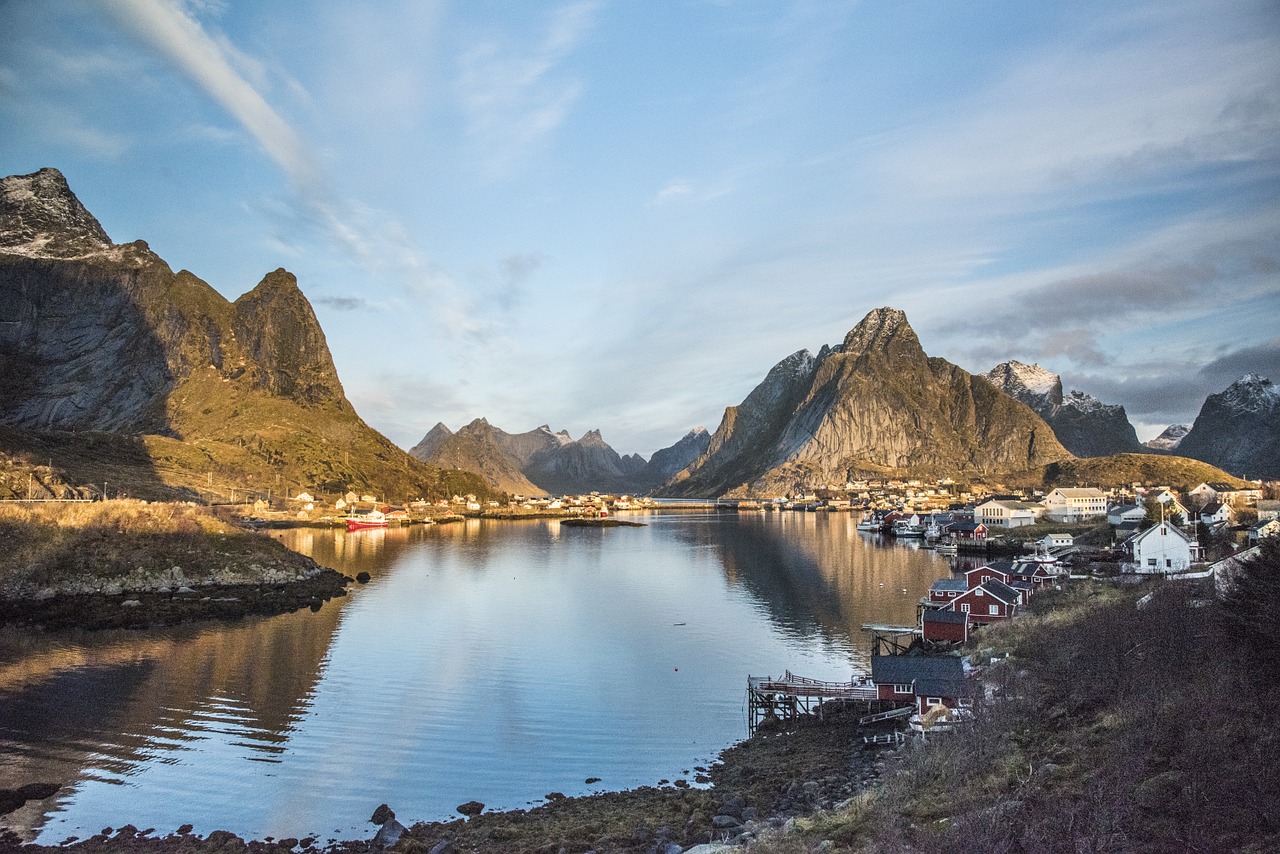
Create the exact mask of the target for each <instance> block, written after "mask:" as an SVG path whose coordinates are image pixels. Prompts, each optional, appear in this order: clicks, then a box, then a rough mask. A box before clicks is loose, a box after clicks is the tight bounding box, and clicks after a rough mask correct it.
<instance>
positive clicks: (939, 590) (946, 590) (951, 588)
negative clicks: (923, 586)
mask: <svg viewBox="0 0 1280 854" xmlns="http://www.w3.org/2000/svg"><path fill="white" fill-rule="evenodd" d="M968 589H969V585H968V583H966V581H965V580H964V579H963V578H939V579H938V580H937V581H935V582H933V584H931V585H930V586H929V604H931V605H945V604H947V603H948V602H950V601H951V600H952V599H954V598H956V597H957V596H959V595H960V594H962V593H964V592H965V591H966V590H968Z"/></svg>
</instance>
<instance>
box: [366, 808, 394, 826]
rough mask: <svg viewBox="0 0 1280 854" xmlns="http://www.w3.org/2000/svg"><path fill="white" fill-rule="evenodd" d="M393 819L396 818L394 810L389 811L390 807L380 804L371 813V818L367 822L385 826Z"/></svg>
mask: <svg viewBox="0 0 1280 854" xmlns="http://www.w3.org/2000/svg"><path fill="white" fill-rule="evenodd" d="M395 817H396V813H395V810H393V809H391V807H389V806H387V805H386V804H381V805H380V806H379V807H378V808H377V809H376V810H374V811H373V817H372V818H370V819H369V821H370V822H372V823H373V824H386V823H387V822H389V821H391V819H393V818H395Z"/></svg>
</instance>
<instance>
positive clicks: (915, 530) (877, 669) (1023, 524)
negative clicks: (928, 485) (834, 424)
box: [747, 482, 1280, 744]
mask: <svg viewBox="0 0 1280 854" xmlns="http://www.w3.org/2000/svg"><path fill="white" fill-rule="evenodd" d="M1262 495H1263V490H1262V488H1261V486H1260V485H1259V488H1240V487H1237V486H1233V485H1231V484H1228V483H1218V482H1204V483H1201V484H1199V485H1197V486H1196V487H1194V488H1193V489H1190V490H1188V491H1187V492H1185V493H1183V494H1178V493H1177V492H1175V491H1174V490H1173V489H1171V488H1168V487H1156V488H1143V487H1135V488H1133V489H1132V491H1129V492H1125V491H1120V490H1116V491H1112V492H1110V493H1108V492H1104V491H1103V490H1101V489H1097V488H1059V489H1054V490H1052V491H1050V492H1049V493H1047V494H1045V495H1043V496H1042V497H1041V499H1040V500H1038V501H1032V500H1028V496H1017V495H990V496H987V497H985V498H983V499H982V500H980V501H979V502H977V503H972V502H971V503H969V504H966V505H957V506H954V507H952V508H950V509H948V510H946V511H923V512H917V511H914V510H912V511H910V512H909V511H907V510H905V509H899V510H889V511H884V510H878V511H872V512H868V513H867V514H866V516H865V517H864V522H863V523H859V525H858V528H859V530H865V531H878V532H881V533H884V534H889V535H895V536H906V537H909V538H922V539H924V540H925V541H926V543H931V544H933V545H934V547H936V548H939V549H942V548H944V547H945V546H946V545H947V544H952V545H959V546H960V548H961V549H964V547H965V546H968V547H970V548H969V551H978V552H980V551H982V550H983V549H982V547H983V546H985V545H987V544H989V543H991V542H993V541H994V536H993V535H997V534H998V532H1004V531H1010V530H1014V529H1023V530H1024V531H1025V532H1031V531H1034V530H1036V529H1040V530H1044V529H1049V530H1048V532H1046V533H1044V535H1043V536H1042V537H1038V538H1037V537H1034V536H1033V537H1030V538H1027V539H1024V540H1023V541H1022V542H1023V545H1024V547H1026V548H1029V549H1031V551H1030V553H1024V554H1015V555H1013V556H1010V557H1005V558H999V559H994V560H967V559H966V560H957V561H956V562H955V563H953V572H952V574H951V575H950V576H949V577H945V578H939V579H938V580H936V581H934V583H933V584H932V585H931V586H930V588H929V591H928V593H927V594H926V595H925V596H924V597H922V598H921V599H920V601H919V602H918V604H917V609H916V613H917V619H916V623H915V625H909V626H898V625H882V624H865V625H863V626H862V629H863V631H864V632H865V633H867V634H868V635H869V636H870V644H871V659H870V669H869V672H867V673H863V674H860V675H859V674H855V676H854V678H852V679H851V680H850V681H849V682H848V683H839V682H834V683H833V682H821V681H817V680H813V679H808V678H805V677H802V676H797V675H795V674H793V673H791V672H790V671H787V672H786V673H785V674H784V675H783V676H782V677H779V678H774V677H772V676H769V677H748V680H747V694H748V710H749V722H750V727H751V729H752V731H753V732H754V731H755V730H756V729H757V728H758V727H760V726H762V725H767V724H777V723H779V722H785V721H792V720H795V719H797V718H799V717H800V716H802V715H803V716H807V717H817V718H819V719H820V718H822V717H823V716H824V715H826V714H829V713H830V710H831V709H833V708H835V709H839V710H841V711H845V710H847V708H848V707H849V706H850V705H852V706H853V707H855V708H856V709H858V710H860V711H861V712H863V715H862V717H861V718H860V720H859V724H860V728H865V730H866V732H865V734H864V736H863V738H864V741H865V742H866V743H867V744H898V743H902V741H903V740H904V739H905V737H906V736H905V735H904V732H903V731H902V730H901V728H898V727H897V726H896V725H900V724H903V723H905V724H906V729H907V731H909V732H911V733H913V734H916V735H918V736H919V737H922V738H923V737H927V736H928V735H929V734H943V733H948V732H952V731H954V730H955V729H956V728H958V727H961V726H963V725H964V724H965V723H966V722H967V721H969V720H971V719H972V716H973V707H974V703H975V701H978V700H988V701H989V700H993V699H996V697H997V695H998V694H999V692H1000V690H1001V687H1000V684H999V682H998V680H992V679H989V678H987V668H986V667H984V666H983V664H984V662H981V661H980V660H975V659H980V658H981V656H977V655H969V656H966V655H964V654H962V653H961V648H962V647H966V645H969V643H970V640H971V639H973V638H974V636H975V632H980V631H981V629H982V628H983V627H985V626H989V625H992V624H996V623H1002V622H1006V621H1010V620H1014V619H1017V618H1018V616H1019V614H1020V613H1022V612H1023V611H1024V609H1026V608H1027V607H1028V606H1029V605H1030V604H1031V602H1032V601H1033V600H1034V599H1035V598H1036V597H1038V596H1040V595H1042V593H1043V592H1044V591H1046V590H1056V589H1061V588H1062V587H1063V586H1064V585H1067V584H1070V583H1072V580H1073V579H1075V580H1083V579H1096V578H1099V577H1102V578H1105V579H1107V580H1109V581H1111V582H1114V583H1117V584H1141V583H1144V582H1148V583H1149V581H1150V580H1151V579H1152V578H1153V577H1159V578H1160V579H1163V580H1168V581H1171V582H1185V583H1188V584H1194V585H1202V586H1203V587H1202V589H1201V590H1200V591H1199V592H1200V593H1203V594H1205V595H1210V594H1212V593H1213V592H1221V591H1224V590H1225V589H1226V588H1227V587H1229V585H1230V584H1231V579H1232V576H1233V574H1234V573H1235V571H1236V570H1237V569H1238V568H1239V566H1240V563H1241V562H1242V561H1244V560H1246V559H1248V558H1249V557H1250V556H1252V555H1256V554H1257V553H1258V552H1259V551H1260V550H1261V546H1260V545H1259V543H1260V541H1261V540H1263V539H1265V538H1269V537H1277V536H1280V501H1276V500H1265V499H1263V498H1262ZM1242 520H1247V522H1248V523H1247V524H1245V523H1244V521H1242ZM1062 526H1077V527H1078V528H1079V529H1080V530H1082V531H1084V532H1086V533H1094V534H1096V533H1097V531H1098V530H1099V529H1101V530H1107V531H1109V532H1110V537H1109V539H1110V547H1109V548H1099V547H1097V546H1096V545H1091V546H1087V547H1084V548H1082V547H1081V546H1080V545H1077V543H1076V538H1075V537H1074V536H1073V535H1072V534H1071V533H1066V532H1063V531H1061V530H1057V528H1058V527H1062ZM952 553H953V554H955V553H956V552H954V551H953V552H952ZM1210 558H1212V559H1210ZM1152 595H1154V591H1153V592H1152V593H1148V594H1147V596H1146V597H1144V599H1140V600H1139V604H1140V605H1141V603H1142V602H1143V601H1145V600H1146V599H1149V598H1150V597H1151V596H1152ZM991 663H992V662H985V664H991ZM886 728H887V729H886Z"/></svg>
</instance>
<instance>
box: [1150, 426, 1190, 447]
mask: <svg viewBox="0 0 1280 854" xmlns="http://www.w3.org/2000/svg"><path fill="white" fill-rule="evenodd" d="M1190 432H1191V428H1190V427H1188V426H1187V425H1186V424H1170V425H1169V426H1168V427H1166V428H1164V430H1163V431H1161V433H1160V435H1159V436H1156V437H1155V438H1154V439H1148V440H1147V441H1145V442H1143V443H1142V444H1143V445H1144V446H1145V447H1148V448H1150V449H1151V450H1153V451H1175V450H1177V448H1178V446H1179V445H1181V444H1182V440H1183V439H1184V438H1186V435H1187V434H1188V433H1190Z"/></svg>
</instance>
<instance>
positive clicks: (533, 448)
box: [409, 418, 709, 495]
mask: <svg viewBox="0 0 1280 854" xmlns="http://www.w3.org/2000/svg"><path fill="white" fill-rule="evenodd" d="M708 441H709V436H708V434H707V431H706V430H705V429H703V428H701V427H699V428H696V429H694V430H691V431H690V432H689V433H688V434H687V435H685V436H684V438H682V439H681V440H680V441H679V442H677V443H676V444H674V445H672V446H671V447H669V448H663V449H662V450H659V451H657V452H655V453H654V455H653V459H652V460H650V461H649V462H648V463H646V462H645V460H644V458H643V457H641V456H640V455H639V454H628V455H625V456H620V455H619V454H618V452H617V451H615V450H614V449H613V448H612V447H610V446H609V444H608V443H607V442H605V441H604V437H603V436H602V435H601V434H600V431H599V430H590V431H588V432H587V433H585V434H584V435H583V437H582V438H581V439H578V440H577V441H574V440H573V439H572V438H571V437H570V436H569V434H568V433H567V432H566V431H563V430H561V431H559V432H552V430H551V428H550V427H549V426H547V425H545V424H544V425H542V426H541V427H538V428H536V429H534V430H530V431H528V432H526V433H514V434H513V433H507V432H505V431H504V430H501V429H500V428H498V427H494V426H493V425H492V424H490V423H489V422H488V421H487V420H485V419H483V418H477V419H475V420H474V421H472V422H471V423H470V424H467V425H466V426H464V427H462V428H460V429H459V430H458V432H457V433H453V432H451V431H449V428H448V427H445V426H444V425H443V424H437V425H436V426H435V427H433V428H432V429H431V430H430V431H429V432H428V433H427V435H426V436H424V437H423V439H422V441H421V442H419V443H418V444H417V445H415V446H414V447H413V448H412V449H411V450H410V451H409V453H411V454H413V455H414V456H416V457H418V458H419V459H422V460H426V461H429V462H432V463H435V464H437V465H441V466H446V467H454V468H458V469H462V470H464V471H471V472H475V473H477V474H480V475H481V476H483V477H484V478H485V479H486V481H487V482H488V483H489V484H490V485H492V486H493V487H494V488H496V489H499V490H502V491H504V492H511V493H520V494H524V495H547V494H550V495H570V494H581V493H587V492H593V491H596V492H614V493H645V492H648V491H650V490H652V489H653V488H654V487H656V486H658V485H660V484H662V483H663V482H665V481H666V480H668V479H669V478H670V477H671V475H672V474H674V473H675V472H677V471H680V470H681V469H683V468H684V467H685V466H687V465H688V464H689V463H690V462H691V461H692V460H694V459H695V458H696V457H697V456H698V455H699V454H700V453H702V451H704V450H705V448H706V444H707V442H708Z"/></svg>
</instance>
